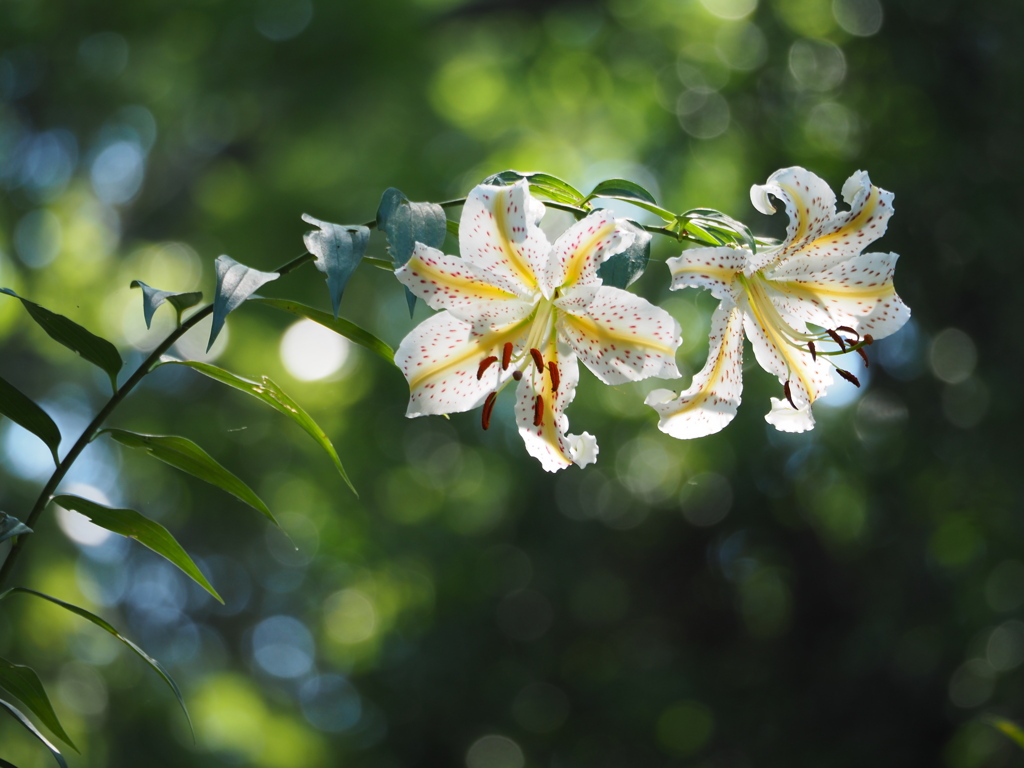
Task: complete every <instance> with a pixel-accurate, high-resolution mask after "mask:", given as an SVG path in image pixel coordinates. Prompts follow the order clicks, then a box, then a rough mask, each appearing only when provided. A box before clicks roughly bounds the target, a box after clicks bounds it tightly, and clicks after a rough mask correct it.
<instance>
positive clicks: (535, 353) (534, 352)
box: [530, 349, 544, 371]
mask: <svg viewBox="0 0 1024 768" xmlns="http://www.w3.org/2000/svg"><path fill="white" fill-rule="evenodd" d="M530 355H531V356H532V357H533V364H534V365H536V366H537V370H538V371H543V370H544V358H543V357H541V356H540V350H539V349H531V350H530Z"/></svg>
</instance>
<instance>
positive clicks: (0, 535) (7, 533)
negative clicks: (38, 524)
mask: <svg viewBox="0 0 1024 768" xmlns="http://www.w3.org/2000/svg"><path fill="white" fill-rule="evenodd" d="M26 533H32V529H31V528H29V527H28V526H27V525H25V524H24V523H23V522H21V520H19V519H18V518H16V517H11V516H10V515H8V514H7V513H6V512H0V542H4V541H7V540H8V539H11V538H14V537H15V536H24V535H25V534H26Z"/></svg>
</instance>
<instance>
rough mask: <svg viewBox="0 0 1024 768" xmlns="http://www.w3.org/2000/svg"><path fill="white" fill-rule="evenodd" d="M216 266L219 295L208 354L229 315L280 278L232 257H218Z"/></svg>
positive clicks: (276, 274)
mask: <svg viewBox="0 0 1024 768" xmlns="http://www.w3.org/2000/svg"><path fill="white" fill-rule="evenodd" d="M214 266H215V267H216V269H217V295H216V296H215V297H214V299H213V323H212V325H211V326H210V343H209V344H207V345H206V350H207V352H209V351H210V347H212V346H213V342H214V341H216V339H217V335H218V334H219V333H220V331H221V328H223V327H224V319H225V318H226V317H227V316H228V314H230V313H231V312H233V311H234V310H235V309H237V308H238V307H239V306H240V305H241V304H242V302H243V301H245V300H246V299H248V298H249V297H250V296H252V294H253V293H255V292H256V291H258V290H259V289H260V286H263V285H266V284H267V283H269V282H270V281H271V280H277V278H279V277H280V275H279V274H278V273H277V272H260V271H259V270H258V269H253V268H252V267H247V266H245V265H244V264H239V263H238V262H237V261H235V260H234V259H232V258H231V257H230V256H218V257H217V261H216V262H214Z"/></svg>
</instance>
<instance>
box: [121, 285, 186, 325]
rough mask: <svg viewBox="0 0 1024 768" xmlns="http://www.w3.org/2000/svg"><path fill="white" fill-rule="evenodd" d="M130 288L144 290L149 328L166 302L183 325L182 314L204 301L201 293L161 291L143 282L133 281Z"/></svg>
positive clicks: (143, 305)
mask: <svg viewBox="0 0 1024 768" xmlns="http://www.w3.org/2000/svg"><path fill="white" fill-rule="evenodd" d="M128 287H129V288H141V289H142V315H143V317H145V318H146V327H147V328H150V327H152V324H153V313H154V312H156V309H157V307H159V306H160V305H161V304H163V303H164V302H165V301H166V302H167V303H168V304H170V305H171V306H172V307H174V309H175V311H176V312H177V313H178V322H179V323H181V313H182V312H184V311H185V310H186V309H188V308H189V307H194V306H195V305H196V304H198V303H199V302H200V301H202V300H203V294H202V293H200V292H199V291H189V292H188V293H174V291H161V290H159V289H157V288H154V287H153V286H151V285H146V284H145V283H144V282H142V281H141V280H132V282H131V285H129V286H128Z"/></svg>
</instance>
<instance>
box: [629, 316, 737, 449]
mask: <svg viewBox="0 0 1024 768" xmlns="http://www.w3.org/2000/svg"><path fill="white" fill-rule="evenodd" d="M742 392H743V313H742V312H741V311H740V310H739V309H738V308H736V307H731V308H730V307H727V306H725V305H724V304H719V306H718V308H717V309H716V310H715V313H714V315H712V317H711V346H710V348H709V349H708V360H707V362H706V363H705V364H704V367H703V368H702V369H701V370H700V371H699V372H698V373H697V374H696V375H695V376H694V377H693V381H692V382H691V383H690V387H689V389H687V390H685V391H684V392H680V393H679V395H678V396H676V394H675V393H674V392H671V391H670V390H667V389H656V390H654V391H653V392H651V393H650V394H649V395H648V396H647V399H646V400H645V401H644V402H645V403H646V404H647V405H649V406H651V407H652V408H653V409H654V410H655V411H657V412H658V415H659V416H660V417H661V418H660V420H659V421H658V429H660V430H661V431H662V432H664V433H666V434H668V435H671V436H672V437H677V438H680V439H690V438H694V437H704V436H706V435H712V434H714V433H715V432H718V431H719V430H721V429H723V428H724V427H725V425H726V424H728V423H729V422H730V421H732V420H733V417H734V416H735V415H736V409H737V408H739V405H740V399H741V395H742Z"/></svg>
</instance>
